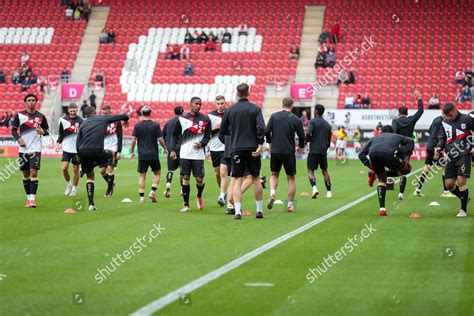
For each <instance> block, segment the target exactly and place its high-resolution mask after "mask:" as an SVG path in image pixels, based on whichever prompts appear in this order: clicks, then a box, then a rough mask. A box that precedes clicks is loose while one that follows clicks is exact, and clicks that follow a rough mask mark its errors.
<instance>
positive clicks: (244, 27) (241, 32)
mask: <svg viewBox="0 0 474 316" xmlns="http://www.w3.org/2000/svg"><path fill="white" fill-rule="evenodd" d="M240 35H246V36H247V35H249V28H248V26H247V24H245V23H241V24H240V25H239V36H240Z"/></svg>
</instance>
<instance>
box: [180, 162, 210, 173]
mask: <svg viewBox="0 0 474 316" xmlns="http://www.w3.org/2000/svg"><path fill="white" fill-rule="evenodd" d="M180 164H181V175H182V176H190V175H191V172H192V173H193V176H194V177H195V178H197V177H204V175H205V173H204V160H192V159H181V161H180Z"/></svg>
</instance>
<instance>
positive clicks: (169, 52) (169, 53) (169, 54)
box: [165, 44, 173, 59]
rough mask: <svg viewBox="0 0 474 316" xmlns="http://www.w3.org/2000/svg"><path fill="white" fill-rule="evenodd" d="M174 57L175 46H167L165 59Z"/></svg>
mask: <svg viewBox="0 0 474 316" xmlns="http://www.w3.org/2000/svg"><path fill="white" fill-rule="evenodd" d="M172 56H173V46H172V45H170V44H166V50H165V59H171V57H172Z"/></svg>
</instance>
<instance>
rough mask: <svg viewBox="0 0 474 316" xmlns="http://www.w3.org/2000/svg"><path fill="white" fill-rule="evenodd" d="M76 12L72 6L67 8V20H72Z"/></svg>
mask: <svg viewBox="0 0 474 316" xmlns="http://www.w3.org/2000/svg"><path fill="white" fill-rule="evenodd" d="M73 16H74V10H73V9H72V7H71V6H69V7H67V8H66V19H67V20H72V19H73V18H74V17H73Z"/></svg>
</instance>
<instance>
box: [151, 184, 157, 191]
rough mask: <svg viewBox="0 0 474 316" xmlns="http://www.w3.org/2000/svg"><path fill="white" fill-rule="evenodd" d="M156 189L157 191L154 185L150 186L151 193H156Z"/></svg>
mask: <svg viewBox="0 0 474 316" xmlns="http://www.w3.org/2000/svg"><path fill="white" fill-rule="evenodd" d="M156 189H157V187H156V184H152V185H151V190H152V191H153V192H156Z"/></svg>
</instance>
